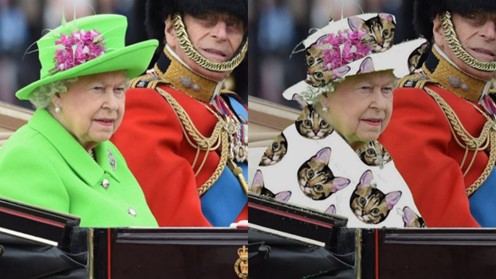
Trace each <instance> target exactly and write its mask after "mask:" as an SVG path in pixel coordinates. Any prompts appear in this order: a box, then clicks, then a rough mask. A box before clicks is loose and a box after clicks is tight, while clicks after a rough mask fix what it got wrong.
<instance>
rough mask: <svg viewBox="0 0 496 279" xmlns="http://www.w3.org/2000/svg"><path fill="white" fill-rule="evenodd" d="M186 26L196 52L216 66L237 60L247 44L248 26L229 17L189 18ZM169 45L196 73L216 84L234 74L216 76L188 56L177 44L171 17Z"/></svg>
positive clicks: (214, 15)
mask: <svg viewBox="0 0 496 279" xmlns="http://www.w3.org/2000/svg"><path fill="white" fill-rule="evenodd" d="M183 21H184V26H185V27H186V31H187V32H188V35H189V39H190V41H191V43H192V44H193V46H194V48H195V49H196V50H197V51H198V52H199V53H200V54H201V55H203V57H205V58H207V59H208V60H210V61H212V62H218V63H219V62H226V61H229V60H230V59H231V58H233V56H234V54H235V53H236V51H237V50H238V49H239V47H240V46H241V43H242V42H243V37H244V33H245V26H244V23H243V22H242V21H241V20H240V19H238V18H236V17H234V16H231V15H229V14H225V13H205V14H200V15H197V16H192V15H189V14H185V15H184V17H183ZM165 26H166V27H165V36H166V40H167V45H169V46H170V47H171V48H172V49H173V50H174V52H175V53H176V54H177V55H178V56H179V58H181V60H183V62H184V63H186V64H187V65H188V66H189V67H190V68H191V69H193V70H194V71H195V72H197V73H199V74H201V75H203V76H205V77H207V78H209V79H212V80H215V81H221V80H223V79H225V78H227V76H229V74H230V72H212V71H209V70H207V69H204V68H202V67H201V66H200V65H198V64H196V62H194V61H193V60H191V59H190V58H189V57H187V56H186V54H185V53H184V51H183V50H182V48H181V47H180V46H179V44H178V42H177V37H176V34H175V32H174V28H173V22H172V20H171V18H170V17H169V18H168V19H167V21H166V22H165Z"/></svg>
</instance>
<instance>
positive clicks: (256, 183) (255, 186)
mask: <svg viewBox="0 0 496 279" xmlns="http://www.w3.org/2000/svg"><path fill="white" fill-rule="evenodd" d="M250 192H251V193H252V194H255V195H257V196H261V197H267V198H271V199H274V200H276V201H280V202H287V201H288V200H289V198H291V191H282V192H279V193H277V194H274V193H273V192H272V191H270V190H269V189H267V188H265V183H264V179H263V175H262V172H261V171H260V170H257V172H256V173H255V176H254V177H253V182H252V184H251V187H250Z"/></svg>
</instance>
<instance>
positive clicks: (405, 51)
mask: <svg viewBox="0 0 496 279" xmlns="http://www.w3.org/2000/svg"><path fill="white" fill-rule="evenodd" d="M421 47H427V41H426V40H425V39H423V38H420V39H415V40H411V41H406V42H403V43H400V44H396V45H394V46H393V47H391V48H390V49H388V50H386V51H384V52H379V53H372V54H370V55H367V56H365V57H363V58H361V59H358V60H356V61H353V62H351V63H349V64H348V65H346V67H347V68H346V71H345V74H343V75H342V76H341V77H342V78H346V77H349V76H354V75H358V74H367V73H372V72H380V71H387V70H392V71H393V74H394V76H395V77H397V78H401V77H404V76H406V75H408V74H410V65H409V61H408V60H409V58H410V57H411V55H412V54H414V53H415V52H416V51H418V49H419V48H421ZM419 54H421V53H419ZM304 92H320V88H317V87H313V86H312V85H310V84H308V83H307V82H306V81H305V80H303V81H300V82H298V83H297V84H294V85H292V86H290V87H289V88H288V89H286V90H284V92H283V96H284V98H285V99H287V100H292V99H293V96H294V95H295V94H297V95H304V94H302V93H304Z"/></svg>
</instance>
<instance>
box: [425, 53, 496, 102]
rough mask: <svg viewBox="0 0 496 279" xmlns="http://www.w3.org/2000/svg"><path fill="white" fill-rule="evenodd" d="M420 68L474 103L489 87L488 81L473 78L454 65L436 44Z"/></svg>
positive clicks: (450, 89) (447, 87) (442, 84)
mask: <svg viewBox="0 0 496 279" xmlns="http://www.w3.org/2000/svg"><path fill="white" fill-rule="evenodd" d="M422 70H423V71H424V73H425V74H426V75H427V76H428V77H430V78H431V79H433V80H435V81H436V82H438V83H439V84H440V85H441V86H443V87H444V88H446V89H447V90H449V91H451V92H453V93H455V94H456V95H458V96H460V97H462V98H464V99H466V100H469V101H472V102H475V103H477V102H479V100H480V99H481V97H482V95H483V94H484V92H485V91H487V89H486V87H487V88H489V85H490V83H489V82H485V81H483V80H480V79H476V78H473V77H471V76H469V75H467V74H465V73H464V72H462V71H461V70H460V69H458V68H457V67H455V66H454V65H453V64H452V62H450V61H449V60H448V59H447V57H446V55H443V53H442V50H440V49H439V48H438V47H437V46H436V45H434V47H433V48H432V52H431V53H430V54H429V56H428V58H427V60H426V61H425V63H424V64H423V66H422Z"/></svg>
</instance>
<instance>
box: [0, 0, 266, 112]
mask: <svg viewBox="0 0 496 279" xmlns="http://www.w3.org/2000/svg"><path fill="white" fill-rule="evenodd" d="M145 2H146V1H145V0H36V1H34V0H0V102H7V103H11V104H15V105H20V106H24V107H26V108H32V106H31V104H30V103H29V102H27V101H19V100H17V98H15V96H14V94H15V92H16V91H17V89H19V88H22V87H24V86H26V85H27V84H29V83H31V82H33V81H35V80H37V79H38V78H39V71H40V64H39V62H38V53H37V48H36V44H35V42H36V40H38V39H39V38H40V37H41V36H42V35H43V34H46V33H47V32H48V30H50V29H53V28H54V27H56V26H58V25H60V23H61V19H62V11H63V10H64V9H63V7H65V18H66V20H67V21H69V20H71V19H72V18H74V16H76V17H77V18H80V17H83V16H85V15H92V14H103V13H115V14H122V15H125V16H126V17H127V18H128V22H129V26H128V30H127V34H126V44H131V43H135V42H139V41H143V40H145V39H147V35H146V30H145V26H144V18H145V10H144V8H145ZM254 2H256V1H254ZM250 4H251V3H250ZM247 71H248V67H247V62H244V63H242V65H241V66H240V67H239V69H237V71H236V72H235V73H234V74H233V79H232V80H231V81H230V84H229V87H230V88H232V89H233V90H235V91H237V92H238V93H239V94H240V95H241V96H242V97H243V98H244V99H245V100H246V96H247V94H248V89H247V88H248V87H247V82H248V80H247V79H246V76H247V75H248V73H247ZM241 77H243V78H241Z"/></svg>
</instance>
